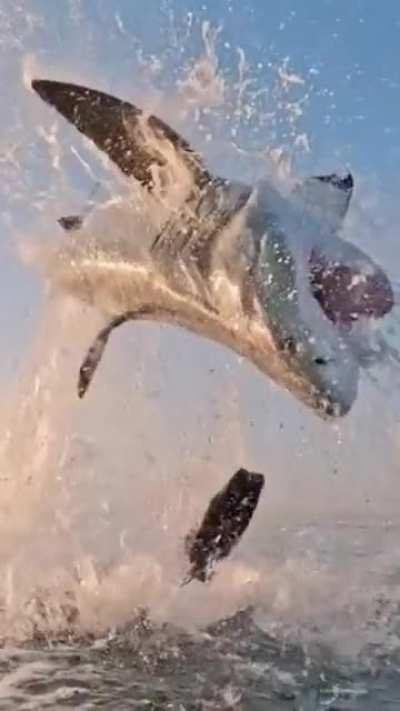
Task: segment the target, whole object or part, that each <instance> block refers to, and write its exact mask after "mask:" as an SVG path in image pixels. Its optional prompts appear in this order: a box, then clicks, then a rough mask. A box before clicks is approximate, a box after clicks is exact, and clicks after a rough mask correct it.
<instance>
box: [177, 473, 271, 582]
mask: <svg viewBox="0 0 400 711" xmlns="http://www.w3.org/2000/svg"><path fill="white" fill-rule="evenodd" d="M264 482H265V480H264V476H263V475H262V474H256V473H252V472H248V471H246V469H239V471H237V472H236V474H234V475H233V477H232V478H231V479H230V480H229V481H228V483H227V484H226V485H225V486H224V488H223V489H221V491H219V492H218V494H216V495H215V496H214V497H213V498H212V499H211V502H210V505H209V507H208V509H207V511H206V513H205V516H204V518H203V521H202V524H201V526H200V528H199V530H198V531H197V533H195V534H189V535H188V536H187V538H186V541H185V543H186V553H187V556H188V558H189V561H190V564H191V568H190V571H189V574H188V576H187V578H186V579H185V581H184V583H188V582H190V580H193V578H196V579H197V580H200V581H201V582H206V581H207V580H209V579H210V578H211V575H212V572H211V568H212V566H213V564H214V563H215V562H216V561H218V560H222V559H223V558H226V556H227V555H229V553H230V552H231V550H232V548H233V547H234V546H235V545H236V544H237V543H238V542H239V540H240V538H241V537H242V535H243V533H244V532H245V530H246V528H247V527H248V525H249V523H250V521H251V518H252V516H253V514H254V511H255V510H256V507H257V504H258V500H259V498H260V494H261V491H262V489H263V487H264Z"/></svg>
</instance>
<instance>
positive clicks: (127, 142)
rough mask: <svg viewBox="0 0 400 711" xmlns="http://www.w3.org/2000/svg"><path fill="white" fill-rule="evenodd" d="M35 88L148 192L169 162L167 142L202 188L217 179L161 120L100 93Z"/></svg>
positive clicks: (64, 86)
mask: <svg viewBox="0 0 400 711" xmlns="http://www.w3.org/2000/svg"><path fill="white" fill-rule="evenodd" d="M32 88H33V89H34V91H36V92H37V93H38V94H39V96H40V97H41V98H42V99H43V101H45V102H46V103H48V104H50V105H51V106H54V108H56V109H57V111H59V112H60V114H62V115H63V116H64V118H66V119H67V120H68V121H69V122H70V123H72V124H73V125H74V126H75V128H77V129H78V131H80V132H81V133H83V134H84V135H85V136H87V137H88V138H90V139H91V140H92V141H93V143H95V145H96V146H97V147H98V148H99V149H100V150H102V151H104V152H105V153H106V154H107V155H108V157H109V158H110V159H111V160H112V161H113V162H114V163H116V165H117V166H118V167H119V169H120V170H121V171H122V172H123V173H124V174H125V175H127V176H131V177H134V178H136V180H138V181H139V182H140V183H141V184H142V185H143V186H144V187H145V188H147V189H148V190H152V189H153V187H154V174H153V168H154V167H159V168H162V167H163V166H165V165H166V164H167V163H168V161H169V156H168V153H167V152H166V151H163V145H164V146H165V142H168V144H169V146H168V147H169V154H170V148H171V146H172V147H173V148H174V153H175V158H177V159H179V161H180V162H181V163H183V165H184V166H185V167H186V169H188V170H189V172H190V173H191V175H192V177H193V179H194V182H195V184H196V186H197V187H199V188H202V187H203V186H204V185H206V184H207V183H209V182H211V181H212V176H211V175H210V174H209V173H208V171H207V170H206V169H205V167H204V166H203V163H202V161H201V159H200V157H199V156H198V155H197V153H195V152H194V151H193V150H192V148H191V147H190V145H189V143H188V142H187V141H186V140H185V139H184V138H182V137H181V136H180V135H179V134H178V133H176V132H175V131H174V130H173V129H172V128H170V127H169V126H168V125H167V124H166V123H164V122H163V121H161V119H159V118H157V117H156V116H153V115H150V116H147V117H146V116H145V115H144V113H143V111H142V110H141V109H139V108H138V107H136V106H134V105H133V104H129V103H128V102H126V101H122V100H121V99H118V98H116V97H114V96H111V95H109V94H105V93H103V92H101V91H96V90H95V89H89V88H88V87H84V86H78V85H76V84H69V83H65V82H59V81H52V80H48V79H33V80H32Z"/></svg>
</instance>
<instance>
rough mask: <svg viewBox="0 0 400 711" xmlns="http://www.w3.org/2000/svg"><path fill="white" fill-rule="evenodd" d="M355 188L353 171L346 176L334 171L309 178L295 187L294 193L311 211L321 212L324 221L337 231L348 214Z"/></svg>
mask: <svg viewBox="0 0 400 711" xmlns="http://www.w3.org/2000/svg"><path fill="white" fill-rule="evenodd" d="M353 188H354V180H353V176H352V175H351V173H348V174H347V175H346V176H345V177H344V178H340V177H339V176H338V175H336V173H332V174H331V175H317V176H313V177H312V178H307V179H306V180H304V181H303V182H302V183H299V184H298V185H297V186H296V187H295V188H294V190H293V192H292V195H293V197H294V198H297V199H299V200H300V201H301V202H302V203H303V204H304V206H305V207H306V208H307V209H308V210H310V211H311V212H317V213H320V215H321V216H322V217H323V219H324V221H326V222H329V223H330V225H331V227H332V228H333V229H334V230H335V231H336V230H338V229H339V228H340V227H341V225H342V222H343V220H344V218H345V216H346V214H347V210H348V208H349V205H350V200H351V196H352V194H353Z"/></svg>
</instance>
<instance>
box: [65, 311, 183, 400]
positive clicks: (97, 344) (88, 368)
mask: <svg viewBox="0 0 400 711" xmlns="http://www.w3.org/2000/svg"><path fill="white" fill-rule="evenodd" d="M164 313H168V316H169V317H170V318H173V317H174V313H173V312H172V311H170V312H167V311H166V310H164V311H162V310H160V309H159V308H157V307H155V306H144V307H142V308H141V309H137V311H127V312H126V313H124V314H121V315H120V316H116V317H115V318H113V319H112V320H111V321H110V322H109V323H108V324H107V326H105V327H104V328H102V329H101V331H100V332H99V333H98V334H97V336H96V338H95V340H94V341H93V343H92V345H91V346H90V348H89V350H88V352H87V354H86V356H85V359H84V361H83V363H82V365H81V367H80V370H79V379H78V395H79V397H80V398H83V396H84V395H85V394H86V392H87V390H88V388H89V385H90V383H91V382H92V380H93V376H94V374H95V372H96V369H97V366H98V365H99V363H100V361H101V358H102V356H103V353H104V350H105V347H106V345H107V343H108V339H109V338H110V335H111V332H112V331H113V330H114V328H117V327H118V326H121V325H122V324H123V323H125V322H126V321H138V320H139V319H146V318H151V319H154V318H158V317H162V316H163V314H164Z"/></svg>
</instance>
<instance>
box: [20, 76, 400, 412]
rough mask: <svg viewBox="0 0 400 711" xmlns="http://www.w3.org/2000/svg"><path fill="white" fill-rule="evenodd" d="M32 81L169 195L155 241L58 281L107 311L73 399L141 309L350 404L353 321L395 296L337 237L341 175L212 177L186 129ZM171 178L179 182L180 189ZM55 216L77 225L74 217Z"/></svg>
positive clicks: (150, 185) (387, 305)
mask: <svg viewBox="0 0 400 711" xmlns="http://www.w3.org/2000/svg"><path fill="white" fill-rule="evenodd" d="M32 88H33V89H34V90H35V92H36V93H37V94H38V95H39V96H40V97H41V98H42V99H43V100H44V101H45V102H46V103H48V104H50V105H51V106H52V107H54V108H55V109H56V110H57V111H58V112H59V113H60V114H61V115H62V116H64V118H66V119H67V120H68V121H69V122H70V123H71V124H72V125H74V126H75V127H76V128H77V129H78V131H80V132H81V133H82V134H84V136H86V137H87V138H89V139H90V140H91V141H92V142H93V143H94V144H95V145H96V146H97V147H98V148H99V149H100V150H101V151H103V152H105V153H106V154H107V156H108V157H109V159H110V160H111V161H112V162H113V163H115V164H116V166H118V168H119V169H120V171H121V172H122V173H123V174H124V175H125V176H126V178H127V179H132V178H133V179H135V180H136V181H138V182H139V183H140V184H141V185H142V187H143V188H144V190H145V191H146V192H147V194H149V195H151V196H154V197H155V199H157V200H159V201H160V204H161V203H162V205H163V208H165V206H166V205H168V211H167V217H166V219H165V221H164V222H163V224H162V226H161V228H160V230H159V233H158V234H157V236H156V237H155V239H153V240H152V241H151V243H149V244H147V243H146V244H145V237H143V243H141V239H142V237H141V236H139V237H138V250H139V243H141V244H140V246H141V247H143V249H142V251H141V252H140V250H139V251H138V256H137V258H134V259H132V258H129V259H125V260H124V259H123V258H121V256H115V257H113V256H108V257H107V258H106V259H105V258H97V257H96V256H95V255H89V256H85V257H82V259H81V261H80V263H79V264H77V263H75V264H74V268H72V267H71V269H70V271H69V272H68V273H65V274H64V275H62V277H61V284H62V287H63V288H65V289H66V290H68V291H69V292H70V293H73V294H74V295H75V296H78V297H79V298H81V299H82V300H84V301H86V302H87V303H90V304H93V305H94V306H96V307H97V308H99V309H101V310H102V311H103V312H104V313H105V315H106V316H107V319H108V320H107V324H106V326H105V327H104V329H102V331H101V332H100V333H99V335H98V337H97V338H96V340H95V342H94V343H93V345H92V346H91V348H90V349H89V351H88V353H87V356H86V358H85V360H84V363H83V365H82V367H81V370H80V376H79V384H78V392H79V396H80V397H83V395H84V394H85V392H86V391H87V388H88V387H89V384H90V382H91V380H92V378H93V375H94V373H95V371H96V368H97V366H98V364H99V362H100V359H101V357H102V354H103V352H104V348H105V347H106V344H107V342H108V339H109V336H110V334H111V333H112V331H113V329H114V328H116V327H118V326H119V325H121V324H123V323H125V322H126V321H128V320H138V319H146V320H155V321H159V322H165V323H171V324H173V325H178V326H181V327H183V328H185V329H188V330H190V331H192V332H194V333H197V334H199V335H202V336H204V337H207V338H209V339H211V340H214V341H215V342H218V343H220V344H223V345H225V346H227V347H229V348H231V349H232V350H234V351H235V352H237V353H239V354H241V355H242V356H244V357H246V358H247V359H248V360H250V361H251V362H252V363H253V364H254V365H255V366H256V367H257V368H258V369H259V370H261V371H262V372H263V373H264V374H266V375H267V376H269V377H270V378H271V379H272V380H273V381H274V382H275V383H277V384H278V385H279V386H282V387H284V388H286V389H287V390H289V391H290V392H291V393H292V394H293V395H294V396H295V397H296V398H297V399H298V400H300V401H301V402H303V403H304V404H305V405H307V406H308V407H310V408H311V409H312V410H313V411H314V412H315V413H316V414H317V415H319V416H321V417H323V418H325V419H330V418H333V417H339V416H343V415H345V414H346V413H348V412H349V411H350V409H351V408H352V405H353V403H354V401H355V399H356V396H357V388H358V380H359V371H360V367H362V366H363V360H362V358H361V357H360V352H361V350H362V348H361V346H360V348H355V347H354V343H355V340H356V338H357V336H356V335H355V331H354V328H353V325H354V323H355V322H362V323H363V324H367V326H368V323H369V321H370V320H371V319H377V318H381V317H382V316H384V315H385V314H386V313H388V312H389V311H390V309H391V308H392V306H393V293H392V290H391V285H390V283H389V281H388V279H387V277H386V275H385V274H384V272H383V271H382V270H381V269H380V268H379V267H378V265H376V264H375V263H374V262H373V261H372V260H371V259H370V258H369V257H368V256H367V255H366V254H364V253H363V252H362V251H361V250H360V249H358V248H357V247H355V246H354V245H352V244H351V243H349V242H346V241H345V240H344V239H342V238H341V237H340V234H339V232H340V228H341V226H342V222H343V219H344V218H345V215H346V213H347V209H348V206H349V203H350V200H351V195H352V192H353V178H352V176H351V175H348V176H346V177H344V178H339V177H338V176H336V175H328V176H318V177H313V178H309V179H307V180H305V181H304V182H303V183H300V184H299V185H298V186H297V188H296V189H295V190H294V191H293V192H292V194H290V195H289V196H283V195H282V194H281V193H280V192H279V191H278V190H277V189H275V187H274V186H273V185H272V184H271V183H270V182H268V181H260V182H258V183H257V184H256V185H254V186H247V185H243V184H240V183H238V182H234V181H229V180H227V179H223V178H219V177H214V176H213V175H211V174H210V172H209V171H208V170H207V168H206V167H205V165H204V164H203V161H202V159H201V158H200V157H199V156H198V155H197V153H196V152H195V151H194V150H193V149H192V148H191V147H190V146H189V144H188V143H187V141H186V140H185V139H183V138H182V137H181V136H179V135H178V134H177V133H176V132H175V131H174V130H173V129H171V128H170V127H169V126H167V124H165V123H164V122H163V121H161V120H160V119H158V118H157V117H155V116H153V115H145V114H144V113H143V112H142V111H141V110H140V109H139V108H137V107H136V106H134V105H132V104H130V103H128V102H125V101H121V100H120V99H118V98H116V97H113V96H110V95H108V94H105V93H103V92H100V91H96V90H94V89H90V88H87V87H82V86H77V85H74V84H69V83H63V82H57V81H52V80H45V79H35V80H33V81H32ZM182 175H184V176H185V177H186V178H189V179H190V180H189V182H188V184H187V186H186V188H187V189H186V192H185V194H184V195H183V193H182V195H183V197H182V198H179V199H177V197H176V187H177V186H178V187H179V186H180V178H181V176H182ZM174 190H175V192H174ZM171 196H172V197H171ZM60 223H61V225H62V226H63V227H64V228H65V229H66V230H69V231H72V232H76V231H77V230H79V227H80V225H81V224H82V220H81V219H80V217H79V216H71V217H69V218H61V220H60ZM143 245H144V246H143ZM139 255H140V256H139ZM143 255H144V256H143ZM365 361H366V359H365Z"/></svg>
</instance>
